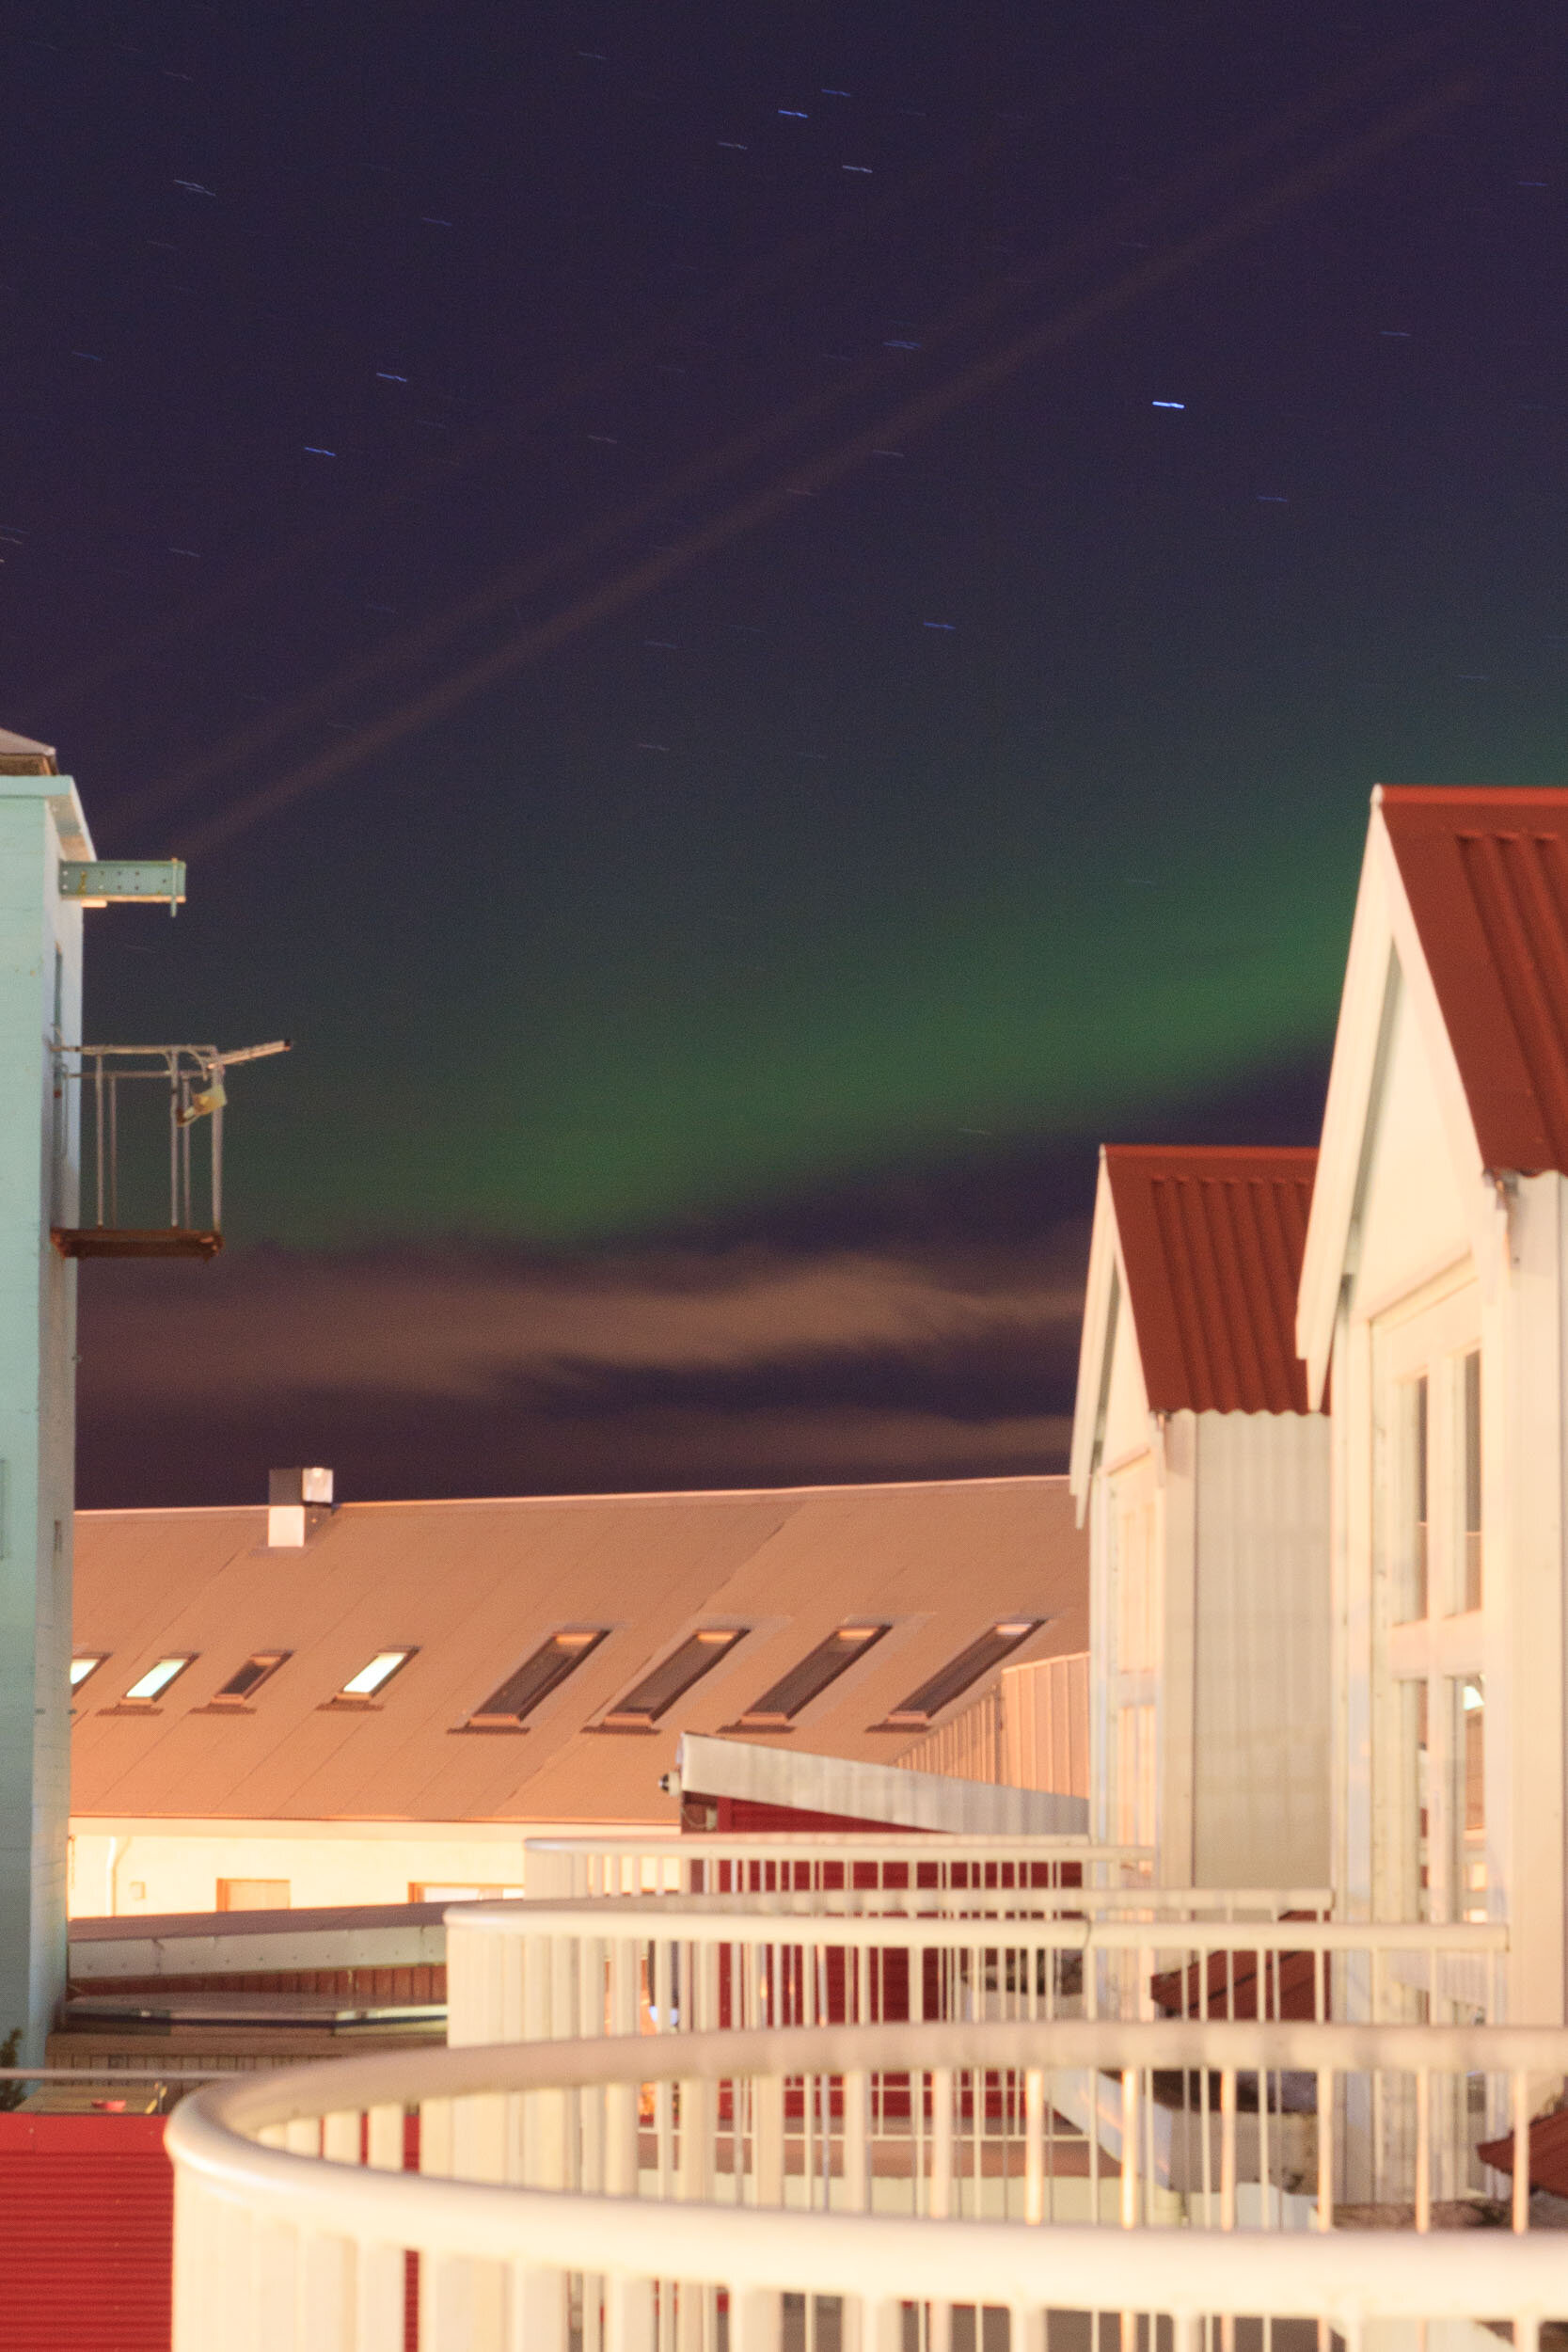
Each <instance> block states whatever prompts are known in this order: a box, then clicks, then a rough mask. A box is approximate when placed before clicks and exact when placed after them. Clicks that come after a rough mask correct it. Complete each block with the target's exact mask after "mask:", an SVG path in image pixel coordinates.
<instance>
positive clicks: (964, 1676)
mask: <svg viewBox="0 0 1568 2352" xmlns="http://www.w3.org/2000/svg"><path fill="white" fill-rule="evenodd" d="M1044 1623H1045V1619H1044V1618H1043V1617H1002V1618H999V1619H998V1621H997V1622H996V1624H995V1625H993V1626H990V1627H988V1629H987V1630H986V1631H985V1632H984V1633H982V1634H981V1636H980V1638H979V1640H978V1641H977V1642H971V1644H970V1645H969V1647H968V1648H967V1649H963V1650H960V1651H959V1652H958V1656H957V1658H954V1659H950V1660H949V1661H948V1662H947V1664H946V1665H945V1666H943V1667H942V1668H941V1670H940V1671H939V1672H938V1673H936V1674H934V1675H932V1676H931V1677H930V1678H929V1680H928V1681H926V1682H923V1683H922V1684H921V1686H920V1688H919V1690H918V1691H911V1692H910V1695H909V1697H908V1698H907V1699H906V1700H905V1701H904V1703H903V1705H902V1706H901V1707H895V1708H893V1710H892V1712H891V1713H890V1714H889V1715H888V1717H887V1719H886V1721H885V1723H884V1724H879V1726H878V1728H879V1729H881V1730H887V1731H903V1730H906V1729H908V1730H911V1731H921V1730H924V1728H925V1726H926V1725H927V1724H929V1723H931V1722H933V1721H934V1720H935V1718H936V1717H937V1716H938V1715H940V1714H941V1713H942V1708H944V1707H948V1706H950V1705H951V1704H952V1702H953V1701H954V1699H956V1698H958V1697H961V1695H962V1694H963V1692H965V1691H967V1690H968V1689H969V1686H970V1684H971V1683H972V1682H978V1680H979V1678H980V1677H981V1676H982V1675H983V1674H989V1673H990V1670H991V1668H992V1667H994V1666H999V1665H1000V1664H1001V1663H1002V1661H1003V1660H1004V1659H1005V1658H1009V1657H1010V1656H1011V1655H1012V1653H1013V1651H1014V1650H1015V1649H1017V1647H1018V1645H1019V1644H1020V1643H1021V1642H1026V1641H1027V1640H1028V1639H1029V1636H1030V1634H1031V1633H1037V1632H1038V1631H1039V1629H1040V1628H1041V1626H1042V1625H1043V1624H1044Z"/></svg>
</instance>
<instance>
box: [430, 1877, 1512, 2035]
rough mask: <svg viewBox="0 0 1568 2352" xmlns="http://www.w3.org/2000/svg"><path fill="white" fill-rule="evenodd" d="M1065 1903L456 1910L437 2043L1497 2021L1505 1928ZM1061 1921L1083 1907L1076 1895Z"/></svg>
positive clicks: (901, 1898)
mask: <svg viewBox="0 0 1568 2352" xmlns="http://www.w3.org/2000/svg"><path fill="white" fill-rule="evenodd" d="M1147 1898H1148V1890H1144V1899H1145V1900H1147ZM1068 1908H1070V1912H1071V1913H1072V1914H1077V1915H1065V1913H1066V1911H1067V1909H1068ZM1088 1910H1089V1905H1088V1904H1087V1903H1086V1902H1085V1899H1084V1896H1083V1893H1082V1890H1078V1889H1073V1890H1071V1902H1070V1907H1069V1906H1066V1905H1064V1902H1063V1899H1062V1898H1061V1897H1060V1895H1059V1894H1058V1893H1057V1892H1056V1891H1055V1890H1045V1891H1044V1892H1043V1893H1041V1892H1039V1891H1037V1890H1034V1889H1027V1888H1025V1889H1015V1890H1012V1891H1010V1892H998V1890H996V1889H994V1888H987V1887H983V1888H976V1889H952V1888H950V1889H948V1890H945V1891H944V1892H942V1893H940V1894H935V1895H924V1894H918V1893H917V1894H915V1895H913V1896H911V1894H910V1893H909V1892H908V1890H904V1889H896V1888H895V1889H893V1890H876V1889H874V1890H866V1891H862V1890H833V1889H820V1890H816V1891H813V1892H809V1893H804V1894H792V1893H789V1892H784V1891H780V1892H774V1893H771V1894H768V1895H761V1896H753V1895H687V1896H659V1895H627V1896H623V1897H621V1898H619V1899H614V1900H612V1901H608V1902H607V1901H603V1900H600V1901H594V1900H593V1899H586V1900H582V1901H577V1902H570V1901H558V1902H551V1901H538V1900H529V1901H524V1902H511V1903H494V1904H472V1905H463V1906H460V1907H456V1908H454V1909H452V1910H451V1911H450V1912H449V1913H448V1914H447V2015H448V2039H449V2041H450V2042H451V2043H452V2044H453V2046H463V2045H470V2044H476V2043H482V2042H517V2041H525V2040H526V2041H543V2040H552V2041H573V2040H578V2039H584V2038H589V2037H593V2036H596V2035H599V2034H604V2033H612V2034H613V2033H637V2032H680V2033H704V2032H711V2031H717V2030H734V2031H741V2032H746V2031H760V2030H762V2029H763V2028H765V2027H768V2026H835V2025H872V2024H879V2023H888V2022H892V2021H895V2020H905V2019H908V2020H911V2021H913V2022H922V2021H928V2022H939V2023H970V2022H979V2021H983V2020H987V2019H991V2020H999V2021H1008V2022H1021V2023H1022V2022H1028V2023H1036V2022H1041V2021H1045V2022H1049V2021H1051V2020H1053V2019H1056V2018H1065V2017H1088V2018H1095V2017H1101V2016H1112V2017H1124V2018H1143V2019H1151V2018H1154V2017H1155V2016H1157V2015H1158V2014H1160V2013H1161V2011H1162V2010H1164V2011H1165V2012H1167V2013H1173V2014H1178V2015H1180V2014H1182V2013H1186V2014H1191V2015H1195V2016H1197V2017H1207V2018H1226V2019H1232V2020H1234V2019H1237V2018H1246V2017H1257V2016H1259V2013H1260V2014H1261V2016H1262V2017H1263V2018H1264V2019H1270V2018H1275V2019H1278V2018H1292V2017H1294V2018H1303V2019H1308V2020H1317V2021H1319V2022H1322V2021H1324V2020H1326V2019H1328V2018H1330V2017H1331V2016H1338V2017H1340V2018H1351V2019H1354V2018H1358V2017H1360V2018H1372V2019H1378V2020H1381V2021H1383V2022H1389V2023H1399V2022H1403V2021H1404V2020H1406V2019H1409V2018H1413V2017H1416V2016H1418V2015H1419V2014H1423V2013H1424V2015H1425V2017H1426V2018H1428V2019H1431V2020H1433V2021H1434V2022H1436V2021H1444V2022H1460V2023H1465V2024H1470V2023H1477V2022H1481V2021H1484V2020H1494V2021H1495V2020H1496V2019H1497V2016H1498V2014H1499V2010H1500V2008H1501V1995H1502V1990H1503V1987H1502V1978H1501V1972H1502V1969H1503V1966H1504V1963H1505V1961H1506V1955H1507V1949H1508V1932H1507V1930H1506V1928H1504V1927H1503V1926H1501V1925H1500V1924H1499V1925H1480V1924H1477V1925H1468V1924H1459V1925H1455V1926H1452V1927H1437V1926H1426V1925H1410V1926H1399V1925H1385V1924H1362V1923H1356V1924H1344V1923H1338V1922H1334V1921H1323V1920H1304V1919H1280V1918H1266V1919H1239V1918H1232V1919H1212V1918H1211V1919H1190V1918H1176V1919H1156V1920H1152V1921H1151V1920H1148V1919H1146V1918H1132V1919H1123V1918H1119V1917H1117V1916H1116V1915H1115V1913H1114V1912H1113V1913H1112V1914H1111V1915H1107V1916H1098V1915H1084V1914H1086V1913H1087V1912H1088ZM1445 2012H1447V2016H1446V2017H1445Z"/></svg>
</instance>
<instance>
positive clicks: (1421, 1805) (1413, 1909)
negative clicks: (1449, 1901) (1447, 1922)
mask: <svg viewBox="0 0 1568 2352" xmlns="http://www.w3.org/2000/svg"><path fill="white" fill-rule="evenodd" d="M1396 1688H1397V1691H1398V1696H1399V1737H1400V1751H1401V1763H1400V1777H1401V1780H1402V1784H1403V1790H1402V1804H1401V1820H1400V1822H1399V1834H1400V1840H1401V1849H1402V1852H1401V1865H1402V1872H1403V1877H1404V1890H1403V1900H1402V1904H1401V1912H1402V1916H1403V1917H1404V1918H1406V1919H1430V1918H1431V1917H1432V1915H1433V1910H1432V1892H1433V1890H1432V1752H1431V1719H1430V1708H1429V1706H1428V1699H1427V1685H1426V1680H1425V1677H1421V1678H1419V1679H1417V1678H1416V1677H1411V1678H1410V1679H1409V1680H1408V1681H1403V1682H1401V1683H1399V1684H1398V1685H1397V1686H1396Z"/></svg>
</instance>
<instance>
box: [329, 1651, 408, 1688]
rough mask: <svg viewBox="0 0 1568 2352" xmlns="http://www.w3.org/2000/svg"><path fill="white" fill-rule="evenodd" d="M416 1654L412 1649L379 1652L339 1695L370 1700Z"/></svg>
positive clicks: (362, 1667) (345, 1685) (349, 1680)
mask: <svg viewBox="0 0 1568 2352" xmlns="http://www.w3.org/2000/svg"><path fill="white" fill-rule="evenodd" d="M413 1655H414V1653H413V1651H412V1650H411V1649H380V1650H377V1651H376V1654H375V1656H374V1657H373V1658H372V1660H371V1662H370V1664H369V1665H368V1666H361V1667H360V1669H359V1672H358V1673H357V1674H356V1675H352V1676H351V1677H349V1679H348V1681H347V1682H345V1683H344V1685H343V1687H342V1690H341V1692H340V1693H339V1695H340V1697H341V1698H345V1699H368V1698H370V1697H372V1695H373V1693H374V1692H377V1691H379V1690H380V1689H381V1687H382V1685H383V1684H384V1683H387V1682H389V1681H390V1680H391V1678H392V1677H393V1676H394V1675H395V1674H396V1672H397V1670H398V1668H399V1667H400V1666H404V1665H406V1664H407V1662H408V1661H409V1659H411V1658H412V1657H413Z"/></svg>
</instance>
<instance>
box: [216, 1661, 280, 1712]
mask: <svg viewBox="0 0 1568 2352" xmlns="http://www.w3.org/2000/svg"><path fill="white" fill-rule="evenodd" d="M292 1657H293V1651H292V1650H287V1649H258V1650H252V1652H251V1654H250V1656H249V1657H248V1658H247V1659H246V1660H245V1664H244V1665H243V1666H240V1667H237V1668H236V1669H235V1671H234V1673H233V1674H231V1675H230V1677H229V1679H228V1681H227V1682H226V1683H225V1684H224V1685H223V1687H222V1689H221V1690H218V1691H214V1693H213V1704H214V1707H218V1706H222V1705H223V1704H225V1703H226V1702H227V1704H228V1705H229V1706H230V1707H239V1706H242V1705H243V1704H244V1702H245V1700H246V1699H248V1698H250V1697H251V1696H252V1695H253V1694H254V1693H255V1692H257V1691H259V1690H260V1689H261V1685H262V1683H263V1682H265V1681H266V1680H267V1678H268V1677H269V1676H270V1675H275V1674H276V1673H277V1669H278V1667H279V1666H281V1665H282V1664H283V1663H284V1661H286V1660H287V1659H290V1658H292Z"/></svg>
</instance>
